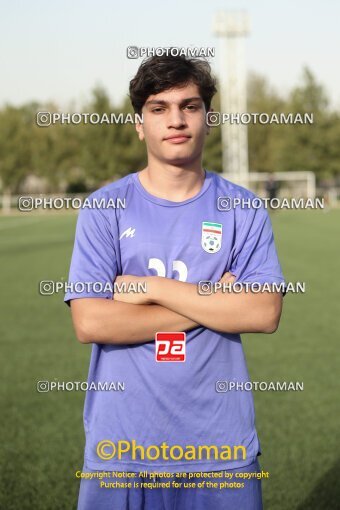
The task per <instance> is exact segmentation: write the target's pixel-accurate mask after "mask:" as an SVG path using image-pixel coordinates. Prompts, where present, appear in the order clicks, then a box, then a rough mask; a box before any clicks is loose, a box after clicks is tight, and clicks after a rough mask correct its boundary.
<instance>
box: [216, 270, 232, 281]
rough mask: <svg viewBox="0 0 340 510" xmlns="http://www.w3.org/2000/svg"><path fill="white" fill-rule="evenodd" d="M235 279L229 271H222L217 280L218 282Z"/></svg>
mask: <svg viewBox="0 0 340 510" xmlns="http://www.w3.org/2000/svg"><path fill="white" fill-rule="evenodd" d="M235 280H236V276H234V275H233V274H231V273H229V271H227V272H226V273H224V275H223V276H222V278H221V279H220V280H219V282H220V283H234V281H235Z"/></svg>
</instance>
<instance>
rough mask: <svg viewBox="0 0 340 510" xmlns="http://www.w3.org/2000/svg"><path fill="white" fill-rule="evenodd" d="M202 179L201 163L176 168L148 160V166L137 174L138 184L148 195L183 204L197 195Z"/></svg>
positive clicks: (203, 174) (203, 175) (203, 173)
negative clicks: (139, 183)
mask: <svg viewBox="0 0 340 510" xmlns="http://www.w3.org/2000/svg"><path fill="white" fill-rule="evenodd" d="M204 177H205V172H204V169H203V168H202V165H201V161H199V164H197V162H196V163H188V164H187V165H183V166H182V165H181V166H176V165H171V164H164V163H161V162H159V161H150V160H149V161H148V166H147V167H146V168H144V169H143V170H142V171H141V172H140V173H139V179H140V182H141V184H142V185H143V187H144V188H145V189H146V190H147V191H148V192H149V193H151V194H152V195H155V196H157V197H159V198H164V199H166V200H171V201H172V202H183V201H184V200H188V199H189V198H192V197H194V196H195V195H197V194H198V193H199V191H200V189H201V188H202V186H203V182H204Z"/></svg>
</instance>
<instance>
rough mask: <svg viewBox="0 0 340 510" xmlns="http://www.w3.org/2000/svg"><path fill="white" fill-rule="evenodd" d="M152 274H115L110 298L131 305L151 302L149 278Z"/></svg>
mask: <svg viewBox="0 0 340 510" xmlns="http://www.w3.org/2000/svg"><path fill="white" fill-rule="evenodd" d="M151 278H153V277H152V276H133V275H127V274H124V275H121V276H117V278H116V280H115V282H114V290H115V292H114V294H113V297H112V299H114V300H115V301H121V302H123V303H130V304H132V305H149V304H151V299H150V295H148V291H150V288H149V287H150V279H151Z"/></svg>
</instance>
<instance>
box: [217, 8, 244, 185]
mask: <svg viewBox="0 0 340 510" xmlns="http://www.w3.org/2000/svg"><path fill="white" fill-rule="evenodd" d="M214 33H215V34H216V35H217V36H219V37H221V64H220V65H221V71H220V84H221V88H220V91H221V113H229V114H233V113H234V114H242V113H245V112H247V82H246V68H245V52H244V47H245V36H246V35H247V34H248V33H249V17H248V15H247V13H246V12H244V11H220V12H218V13H217V15H216V18H215V21H214ZM221 118H222V116H221ZM221 129H222V151H223V172H224V173H227V174H228V177H229V178H230V180H233V181H235V182H238V183H240V184H242V185H243V186H248V172H249V169H248V136H247V125H246V124H236V123H230V122H227V123H223V124H222V126H221Z"/></svg>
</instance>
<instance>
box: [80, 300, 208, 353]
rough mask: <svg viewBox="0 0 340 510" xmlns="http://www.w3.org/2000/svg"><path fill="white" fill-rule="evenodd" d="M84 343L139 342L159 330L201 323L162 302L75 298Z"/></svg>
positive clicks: (182, 328)
mask: <svg viewBox="0 0 340 510" xmlns="http://www.w3.org/2000/svg"><path fill="white" fill-rule="evenodd" d="M71 310H72V319H73V324H74V328H75V331H76V334H77V338H78V340H79V341H80V342H81V343H103V344H135V343H143V342H147V341H151V340H154V338H155V334H156V332H157V331H187V330H189V329H193V328H195V327H197V326H198V325H199V324H197V323H195V322H194V321H192V320H191V319H189V318H187V317H185V316H183V315H181V314H180V313H177V312H174V311H172V310H169V309H167V308H164V307H163V306H161V305H157V304H155V305H135V304H129V303H122V302H118V301H113V300H108V299H101V298H84V299H74V300H72V301H71Z"/></svg>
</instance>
